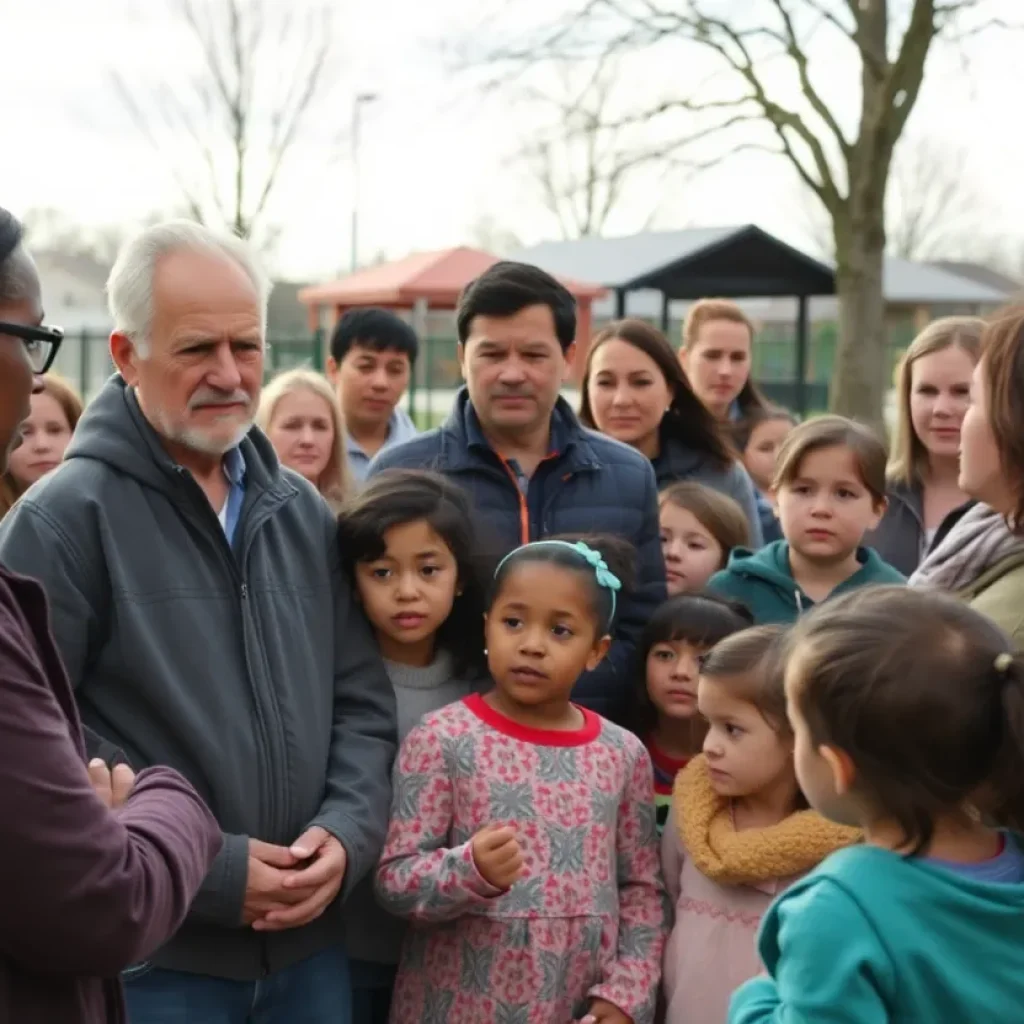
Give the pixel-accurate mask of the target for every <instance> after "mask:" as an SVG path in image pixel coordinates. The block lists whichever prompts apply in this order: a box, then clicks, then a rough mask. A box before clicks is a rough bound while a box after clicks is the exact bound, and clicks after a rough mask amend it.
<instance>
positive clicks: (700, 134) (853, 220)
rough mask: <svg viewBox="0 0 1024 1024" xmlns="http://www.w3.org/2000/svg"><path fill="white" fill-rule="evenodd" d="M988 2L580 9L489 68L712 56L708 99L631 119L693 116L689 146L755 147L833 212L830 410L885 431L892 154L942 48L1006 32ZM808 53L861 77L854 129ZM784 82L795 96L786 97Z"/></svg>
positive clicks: (801, 1)
mask: <svg viewBox="0 0 1024 1024" xmlns="http://www.w3.org/2000/svg"><path fill="white" fill-rule="evenodd" d="M989 2H990V0H580V5H579V6H577V7H576V9H574V10H573V11H572V12H571V14H570V15H567V16H566V17H565V19H564V20H561V21H559V22H558V23H556V24H554V25H549V26H548V28H547V29H546V30H544V31H543V32H542V33H541V34H540V35H539V36H537V37H536V38H533V39H530V40H528V41H527V42H526V44H525V45H523V46H521V47H516V48H507V47H505V48H503V49H501V51H500V52H498V53H497V54H495V55H494V57H495V58H496V59H498V60H500V61H502V62H513V63H514V64H517V65H518V66H520V67H523V66H531V65H536V64H537V63H538V62H544V61H551V60H565V59H571V58H576V59H580V58H587V57H591V58H592V57H593V56H594V55H600V54H619V55H621V54H626V53H648V54H652V55H653V53H654V52H655V51H659V52H661V53H663V52H664V51H665V50H666V49H667V48H673V47H674V48H676V50H678V49H679V48H680V47H681V48H683V50H684V52H683V53H681V54H677V57H678V59H679V61H680V62H682V61H685V59H686V53H685V50H686V49H687V48H688V49H689V51H691V52H693V51H702V52H703V53H704V54H706V55H710V56H711V58H712V59H713V61H714V62H715V63H716V65H717V68H718V73H717V74H716V75H715V76H713V77H712V78H711V79H710V80H708V81H707V82H705V88H704V89H702V90H701V92H702V93H703V95H702V96H697V95H694V94H692V92H690V93H688V94H685V95H677V96H675V97H674V98H670V99H668V100H666V101H664V102H662V103H659V104H657V105H654V106H652V107H651V108H649V109H647V110H644V111H639V112H637V113H636V114H635V115H634V116H633V117H632V118H631V120H633V121H637V120H642V121H645V122H647V123H648V124H650V123H651V122H653V121H654V120H655V119H656V118H658V117H662V116H666V115H673V114H675V115H678V114H679V113H680V112H684V113H686V114H688V115H691V116H692V117H693V118H695V119H697V122H698V124H699V126H700V127H699V128H698V130H696V131H692V132H691V133H690V134H689V136H688V137H683V136H685V135H686V132H684V133H683V134H682V135H681V136H680V140H679V141H680V144H685V143H687V142H689V143H693V142H695V141H697V140H702V141H704V142H706V141H707V140H708V139H710V138H717V139H718V140H719V145H721V146H722V151H721V153H720V154H719V155H720V156H722V157H724V156H726V155H728V154H729V153H731V152H734V151H735V150H736V149H752V148H760V149H764V150H766V151H768V152H770V153H773V154H777V155H779V156H782V157H783V158H784V159H786V160H787V161H788V162H789V163H790V165H791V166H792V168H793V169H794V170H795V171H796V174H797V175H798V176H799V178H800V180H801V181H802V182H803V184H804V185H805V186H806V187H807V188H808V189H809V190H810V192H811V193H812V194H813V195H814V196H816V197H817V200H818V201H819V202H820V204H821V206H822V207H823V209H824V210H825V212H826V214H827V216H828V218H829V221H830V224H831V229H832V237H833V241H834V248H835V252H836V253H837V262H836V284H837V289H838V293H839V305H840V325H839V326H840V337H839V347H838V351H837V354H836V361H835V370H834V376H833V381H832V388H831V396H830V398H831V406H832V408H833V409H834V410H836V411H837V412H841V413H845V414H847V415H852V416H858V417H860V418H864V419H867V420H869V421H872V422H874V423H881V422H882V404H883V395H884V393H885V390H886V387H887V385H888V381H887V380H886V366H887V363H886V332H885V319H884V302H883V294H882V260H883V254H884V252H885V245H886V230H885V197H886V190H887V186H888V183H889V178H890V169H891V167H892V161H893V152H894V148H895V146H896V143H897V142H898V141H899V139H900V136H901V135H902V133H903V130H904V128H905V126H906V123H907V119H908V117H909V116H910V113H911V111H912V110H913V109H914V105H915V103H916V102H917V98H918V95H919V93H920V90H921V86H922V82H923V78H924V68H925V62H926V60H927V57H928V54H929V52H930V51H931V50H932V48H933V47H934V46H935V45H936V44H937V43H938V42H939V41H940V40H943V39H945V40H948V41H951V42H959V41H961V40H962V39H963V38H964V37H965V36H966V35H968V34H973V33H977V32H980V31H982V30H983V29H985V28H988V27H989V26H992V25H995V24H997V22H996V21H995V20H994V19H989V20H985V16H986V14H987V13H988V11H987V10H986V7H987V5H988V4H989ZM838 47H842V48H843V52H842V55H841V56H840V53H839V52H838V49H837V48H838ZM812 49H814V50H815V52H817V53H818V54H819V55H820V56H821V57H823V58H825V59H827V60H828V64H829V66H830V68H831V69H832V71H833V74H835V73H837V70H838V69H841V68H843V67H844V66H846V61H845V58H846V57H852V58H853V64H852V66H853V68H854V73H853V74H851V75H850V77H849V78H848V79H846V81H845V82H844V84H843V86H842V91H841V93H840V92H839V90H837V95H845V96H856V97H857V101H858V102H857V107H858V109H857V116H856V119H855V124H854V127H853V129H852V131H851V130H850V129H849V128H847V127H845V126H844V123H845V121H846V120H847V119H846V117H845V116H844V114H845V111H844V110H843V108H842V107H841V106H840V105H839V104H835V103H830V102H829V100H828V98H827V94H826V92H825V90H824V88H823V87H822V86H821V83H820V81H819V80H818V77H817V74H816V73H814V72H812V60H811V54H812ZM830 51H831V52H830ZM783 72H785V74H783ZM783 79H788V82H791V83H792V85H793V86H794V87H795V88H793V89H789V90H787V89H785V85H784V84H783V85H780V81H783ZM730 139H731V140H733V144H732V145H731V146H730V145H729V140H730Z"/></svg>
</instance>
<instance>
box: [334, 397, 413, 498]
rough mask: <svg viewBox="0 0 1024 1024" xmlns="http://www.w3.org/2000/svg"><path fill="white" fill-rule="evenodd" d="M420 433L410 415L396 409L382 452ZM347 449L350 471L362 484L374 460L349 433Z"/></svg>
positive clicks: (346, 438) (346, 439) (346, 435)
mask: <svg viewBox="0 0 1024 1024" xmlns="http://www.w3.org/2000/svg"><path fill="white" fill-rule="evenodd" d="M418 433H419V431H418V430H417V429H416V424H415V423H413V421H412V420H411V419H410V418H409V414H408V413H407V412H406V411H405V410H404V409H399V408H397V407H396V408H395V411H394V412H393V413H392V414H391V419H390V420H389V421H388V436H387V439H386V440H385V441H384V444H383V445H381V448H380V450H381V451H384V449H385V448H391V447H393V446H394V445H396V444H402V443H403V442H404V441H409V440H411V439H412V438H414V437H415V436H416V435H417V434H418ZM345 447H346V449H347V451H348V468H349V471H350V472H351V474H352V476H353V478H354V479H355V480H356V482H357V483H362V482H363V481H364V480H365V479H366V474H367V472H368V470H369V468H370V463H371V462H372V461H373V459H372V458H371V456H369V455H367V454H366V452H365V451H364V450H363V447H362V445H360V444H359V442H358V441H356V440H355V439H354V438H353V437H352V435H351V434H349V433H347V432H346V434H345Z"/></svg>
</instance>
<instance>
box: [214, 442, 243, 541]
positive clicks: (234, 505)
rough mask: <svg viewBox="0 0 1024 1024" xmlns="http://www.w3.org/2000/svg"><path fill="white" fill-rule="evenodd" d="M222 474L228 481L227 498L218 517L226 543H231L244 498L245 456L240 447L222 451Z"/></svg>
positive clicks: (240, 515)
mask: <svg viewBox="0 0 1024 1024" xmlns="http://www.w3.org/2000/svg"><path fill="white" fill-rule="evenodd" d="M222 465H223V468H224V476H225V477H226V478H227V481H228V485H229V486H228V500H227V501H225V502H224V507H223V508H222V509H221V510H220V513H219V515H218V517H217V518H218V519H219V520H220V525H221V526H222V527H223V528H224V535H225V536H226V537H227V539H228V544H233V543H234V540H235V531H236V530H237V529H238V521H239V519H241V517H242V503H243V501H244V500H245V456H244V455H242V449H241V448H230V449H228V451H226V452H225V453H224V460H223V462H222Z"/></svg>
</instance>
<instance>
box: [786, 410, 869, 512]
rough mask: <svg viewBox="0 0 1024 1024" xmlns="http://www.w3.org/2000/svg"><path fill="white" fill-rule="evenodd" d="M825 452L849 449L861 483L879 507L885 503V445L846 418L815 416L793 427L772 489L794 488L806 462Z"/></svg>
mask: <svg viewBox="0 0 1024 1024" xmlns="http://www.w3.org/2000/svg"><path fill="white" fill-rule="evenodd" d="M826 448H846V449H848V450H849V451H850V452H851V453H852V455H853V461H854V463H855V464H856V466H857V474H858V476H859V477H860V479H861V483H863V484H864V486H865V487H866V488H867V489H868V490H869V491H870V492H871V497H872V498H874V499H875V502H876V503H881V502H883V501H885V460H886V453H885V445H884V444H882V442H881V441H879V440H878V437H877V436H876V435H875V433H874V431H872V430H871V429H870V428H868V427H865V426H864V425H863V424H862V423H856V422H854V421H853V420H848V419H847V418H846V417H845V416H815V417H814V418H813V419H810V420H807V422H806V423H801V424H800V425H799V426H797V427H794V428H793V432H792V433H791V434H790V435H789V437H787V438H786V440H785V441H783V443H782V447H781V448H780V449H779V458H778V461H777V462H776V464H775V477H774V479H773V480H772V488H773V489H774V490H778V489H779V488H780V487H784V486H785V485H786V484H791V483H792V482H793V481H794V480H795V479H796V478H797V477H798V476H799V475H800V465H801V463H802V462H803V461H804V459H805V458H806V457H807V456H808V455H810V454H811V453H812V452H818V451H822V450H823V449H826Z"/></svg>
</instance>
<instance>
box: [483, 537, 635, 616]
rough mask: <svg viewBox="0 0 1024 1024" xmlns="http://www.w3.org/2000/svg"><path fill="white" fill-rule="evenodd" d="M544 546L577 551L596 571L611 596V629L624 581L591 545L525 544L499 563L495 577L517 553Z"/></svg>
mask: <svg viewBox="0 0 1024 1024" xmlns="http://www.w3.org/2000/svg"><path fill="white" fill-rule="evenodd" d="M544 545H548V546H554V547H560V548H568V549H569V550H570V551H575V552H576V554H577V555H579V556H580V557H581V558H582V559H583V560H584V561H585V562H586V563H587V565H589V566H590V567H591V568H592V569H593V570H594V578H595V579H596V580H597V585H598V586H599V587H601V588H602V590H607V591H608V593H609V594H610V595H611V599H612V610H611V614H610V615H609V616H608V627H609V628H611V624H612V622H614V620H615V607H616V604H617V600H616V596H615V595H616V591H619V590H621V589H622V581H621V580H620V579H619V577H618V576H616V575H615V573H613V572H612V571H611V569H609V568H608V563H607V562H606V561H605V560H604V558H603V557H602V555H601V552H600V551H595V550H594V549H593V548H592V547H591V546H590V545H589V544H584V543H583V541H581V540H578V541H576V542H575V543H572V542H570V541H567V540H535V541H533V542H532V543H530V544H524V545H523V546H522V547H519V548H514V549H513V550H512V551H510V552H509V553H508V554H507V555H506V556H505V557H504V558H503V559H502V560H501V561H500V562H499V563H498V568H497V569H495V570H494V575H495V577H497V575H498V573H500V572H501V568H502V566H503V565H504V564H505V563H506V562H507V561H508V560H509V559H510V558H511V557H512V556H513V555H514V554H516V553H518V552H519V551H522V550H523V548H524V547H525V548H538V547H542V546H544Z"/></svg>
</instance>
